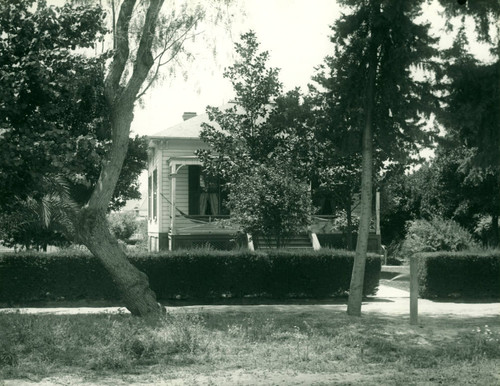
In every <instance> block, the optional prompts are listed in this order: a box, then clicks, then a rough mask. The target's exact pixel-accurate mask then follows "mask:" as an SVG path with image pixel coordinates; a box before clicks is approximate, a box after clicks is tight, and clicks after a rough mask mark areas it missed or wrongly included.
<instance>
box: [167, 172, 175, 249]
mask: <svg viewBox="0 0 500 386" xmlns="http://www.w3.org/2000/svg"><path fill="white" fill-rule="evenodd" d="M176 169H177V166H176V164H175V163H172V164H171V165H170V202H171V205H170V237H169V239H168V249H169V250H170V251H171V250H172V249H173V240H172V238H173V235H174V226H175V191H176V185H177V170H176Z"/></svg>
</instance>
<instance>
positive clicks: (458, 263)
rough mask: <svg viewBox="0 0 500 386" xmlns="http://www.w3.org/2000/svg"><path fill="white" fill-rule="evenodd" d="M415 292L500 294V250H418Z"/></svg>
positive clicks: (431, 294) (432, 294)
mask: <svg viewBox="0 0 500 386" xmlns="http://www.w3.org/2000/svg"><path fill="white" fill-rule="evenodd" d="M416 258H417V259H418V267H419V269H418V276H419V294H420V296H421V297H423V298H435V297H463V298H499V297H500V280H499V278H500V251H499V250H496V251H489V252H487V251H484V252H435V253H421V254H418V255H417V256H416Z"/></svg>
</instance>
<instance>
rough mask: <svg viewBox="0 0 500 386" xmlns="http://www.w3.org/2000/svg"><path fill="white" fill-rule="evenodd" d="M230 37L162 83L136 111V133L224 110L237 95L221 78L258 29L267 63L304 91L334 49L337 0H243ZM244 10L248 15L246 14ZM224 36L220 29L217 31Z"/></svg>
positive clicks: (289, 84)
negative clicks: (245, 38) (243, 39)
mask: <svg viewBox="0 0 500 386" xmlns="http://www.w3.org/2000/svg"><path fill="white" fill-rule="evenodd" d="M239 4H240V5H241V7H239V10H241V11H242V12H241V13H238V14H237V15H236V16H235V19H234V21H233V25H232V26H231V31H230V33H226V34H225V35H226V36H221V37H219V38H218V40H217V56H216V57H215V58H214V57H213V55H212V52H211V50H212V47H208V46H205V47H203V45H198V46H202V47H196V48H197V50H198V51H197V52H196V55H195V56H196V58H197V59H196V62H195V63H191V64H189V63H186V64H185V66H186V68H187V72H188V77H187V80H185V79H184V78H183V77H182V76H177V77H176V78H175V79H173V80H170V81H164V82H163V83H162V84H159V85H157V87H156V88H155V89H154V90H151V92H150V93H149V94H148V95H147V96H146V97H145V98H144V99H143V101H142V104H143V108H140V107H138V108H136V110H135V118H134V122H133V124H132V130H133V132H134V133H136V134H140V135H151V134H154V133H156V132H159V131H162V130H164V129H166V128H168V127H170V126H173V125H175V124H177V123H179V122H181V121H182V113H183V112H185V111H194V112H196V113H197V114H202V113H204V112H205V108H206V106H207V105H211V106H220V105H222V104H224V103H227V102H228V101H229V100H231V99H232V98H233V97H234V94H233V91H232V87H231V84H230V83H229V81H228V80H226V79H224V78H223V77H222V73H223V70H224V68H225V67H228V66H230V65H232V64H233V63H234V57H233V52H234V43H235V42H237V41H239V37H240V35H241V34H242V33H245V32H248V31H249V30H253V31H255V33H256V35H257V39H258V41H259V42H260V43H261V49H262V50H266V51H269V55H270V58H269V65H270V66H272V67H278V68H280V69H281V71H280V81H281V82H282V83H283V85H284V89H285V90H289V89H293V88H295V87H301V88H302V90H303V91H304V92H305V91H306V90H307V84H308V83H310V79H311V77H312V75H313V74H314V67H315V66H318V65H319V64H321V63H322V62H323V59H324V58H325V56H327V55H329V54H330V53H331V51H332V48H333V45H332V44H331V43H330V40H329V35H330V32H331V30H330V28H329V26H330V25H331V24H332V23H333V22H334V20H335V19H336V18H338V16H339V14H340V13H339V8H338V6H337V4H336V2H335V1H333V0H308V1H305V0H242V1H239ZM243 12H244V14H243ZM219 34H220V31H219Z"/></svg>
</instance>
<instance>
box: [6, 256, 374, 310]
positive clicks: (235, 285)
mask: <svg viewBox="0 0 500 386" xmlns="http://www.w3.org/2000/svg"><path fill="white" fill-rule="evenodd" d="M129 259H130V261H131V262H132V263H133V264H134V265H136V266H137V267H138V268H139V269H140V270H141V271H143V272H145V273H146V274H147V275H148V277H149V281H150V285H151V288H152V289H153V290H154V291H155V292H156V294H157V296H158V298H159V299H179V298H182V299H186V298H191V299H210V298H212V299H213V298H220V297H234V298H243V297H248V296H251V297H272V298H284V297H303V298H305V297H309V298H320V297H329V296H342V295H345V294H346V292H347V291H348V289H349V283H350V277H351V271H352V264H353V260H354V253H353V252H348V251H332V250H321V251H316V252H315V251H276V250H274V251H269V252H268V253H252V252H249V251H238V252H223V251H207V250H187V251H177V252H173V253H159V254H142V255H140V254H138V255H133V256H129ZM380 265H381V263H380V258H379V256H375V255H373V256H371V255H369V257H368V259H367V264H366V274H365V285H364V293H365V294H366V295H368V294H373V293H375V291H376V289H377V286H378V281H379V276H380ZM79 299H92V300H95V299H106V300H118V299H119V293H118V291H117V288H116V286H115V285H114V284H113V282H112V280H111V278H110V276H109V275H108V273H107V272H106V271H105V270H104V268H103V267H102V266H101V264H100V263H99V261H98V260H97V259H96V258H94V257H93V256H91V255H88V254H82V253H79V254H78V253H74V254H72V255H63V254H9V255H3V256H0V301H1V302H17V303H19V302H30V301H44V300H79Z"/></svg>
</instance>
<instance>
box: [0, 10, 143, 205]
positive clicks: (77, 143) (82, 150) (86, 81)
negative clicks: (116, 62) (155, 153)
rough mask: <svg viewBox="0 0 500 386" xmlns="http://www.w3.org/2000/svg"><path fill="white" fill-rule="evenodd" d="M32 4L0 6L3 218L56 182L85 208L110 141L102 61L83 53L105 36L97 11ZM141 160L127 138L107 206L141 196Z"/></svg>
mask: <svg viewBox="0 0 500 386" xmlns="http://www.w3.org/2000/svg"><path fill="white" fill-rule="evenodd" d="M33 3H34V2H33V1H25V2H15V3H2V6H1V7H0V26H1V31H2V38H1V43H0V52H1V55H0V57H1V59H0V72H1V74H2V76H1V77H0V79H1V82H3V83H2V84H1V86H0V90H1V91H0V93H2V94H1V100H2V103H1V105H0V111H1V114H0V116H1V117H2V118H1V121H0V154H1V156H0V157H2V158H1V159H0V161H1V162H0V168H1V173H0V176H1V177H0V186H1V187H0V205H1V206H2V209H3V210H4V211H5V212H7V213H8V212H11V211H16V208H17V207H18V204H19V200H20V201H21V202H23V201H26V200H28V201H30V200H35V201H37V202H39V201H40V200H41V199H42V198H41V197H46V196H47V195H50V194H51V192H47V191H46V189H45V186H46V183H44V180H46V179H47V178H51V179H54V177H57V178H58V179H64V181H65V183H66V184H70V190H71V198H72V199H73V200H74V201H75V202H77V203H79V204H82V203H85V202H86V201H87V200H88V198H89V196H90V193H91V192H92V189H93V187H94V186H95V184H96V182H97V178H98V176H99V173H100V169H101V164H102V160H103V157H104V156H105V154H106V153H107V151H108V148H109V142H110V139H111V130H110V123H109V111H108V110H107V104H106V103H105V101H104V94H103V89H104V70H105V67H104V64H105V61H106V59H107V54H104V55H102V56H97V57H92V56H89V55H85V54H83V53H81V52H82V49H85V48H86V49H89V48H92V47H94V44H95V43H96V42H97V41H98V40H100V39H102V36H103V34H104V33H105V32H106V29H105V27H104V24H103V12H102V10H101V8H100V7H99V6H96V5H93V6H78V5H70V4H65V5H64V6H63V7H49V6H47V5H46V4H45V3H44V2H38V3H37V5H36V7H35V6H34V5H33ZM76 48H79V49H80V50H76ZM146 158H147V155H146V145H145V141H144V139H143V138H139V137H136V138H134V139H132V140H131V141H130V144H129V146H128V157H127V159H126V162H125V166H124V169H123V173H122V174H121V178H120V183H119V184H118V188H117V189H116V190H115V193H114V196H113V202H112V204H111V207H113V208H115V209H116V208H119V207H120V206H122V205H123V204H124V202H125V200H127V199H131V198H137V197H138V196H139V191H138V185H137V177H138V176H139V174H140V172H141V171H142V170H143V168H144V166H145V162H146ZM21 205H22V204H21Z"/></svg>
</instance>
